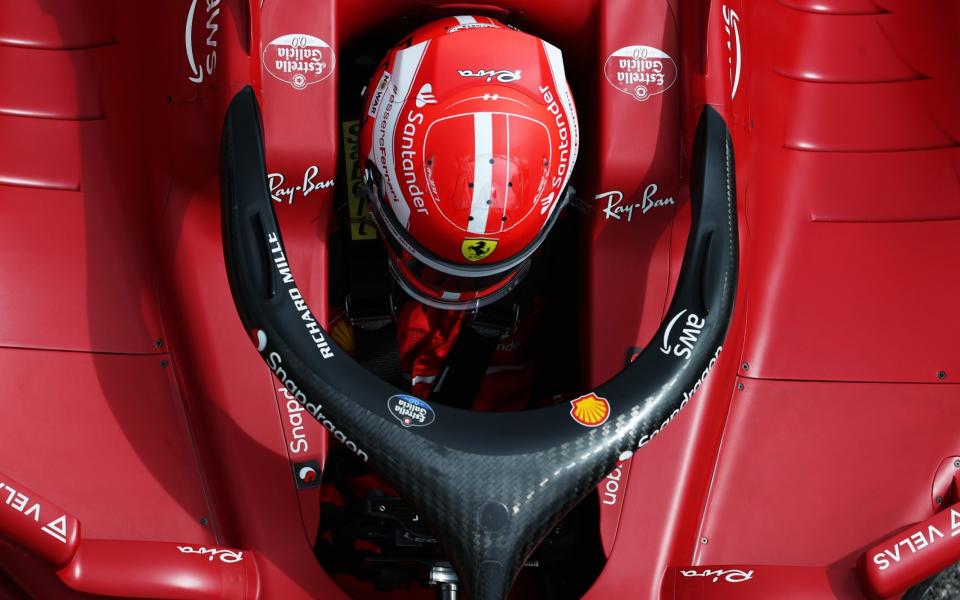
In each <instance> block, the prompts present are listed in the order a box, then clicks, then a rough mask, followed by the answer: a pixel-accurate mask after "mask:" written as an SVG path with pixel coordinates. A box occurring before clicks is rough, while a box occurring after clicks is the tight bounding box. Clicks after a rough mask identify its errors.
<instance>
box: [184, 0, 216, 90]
mask: <svg viewBox="0 0 960 600" xmlns="http://www.w3.org/2000/svg"><path fill="white" fill-rule="evenodd" d="M197 5H201V6H203V7H204V8H205V9H204V10H203V12H204V14H205V16H206V17H205V18H204V17H203V16H198V15H197ZM219 15H220V0H191V2H190V8H189V9H188V10H187V22H186V25H185V27H184V33H183V44H184V48H185V49H186V53H187V64H188V65H189V66H190V75H188V76H187V79H189V80H190V81H192V82H193V83H196V84H201V83H203V81H204V79H205V78H206V77H209V76H210V75H213V72H214V71H215V70H216V69H217V31H218V30H219V29H220V25H218V24H217V16H219ZM198 20H200V21H201V22H205V27H203V28H202V29H200V30H199V31H195V29H197V28H196V25H195V22H196V21H198ZM198 33H199V39H196V38H197V34H198Z"/></svg>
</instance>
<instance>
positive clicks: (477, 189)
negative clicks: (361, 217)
mask: <svg viewBox="0 0 960 600" xmlns="http://www.w3.org/2000/svg"><path fill="white" fill-rule="evenodd" d="M362 118H363V122H362V124H361V129H360V156H361V157H362V158H363V160H364V164H365V167H364V179H365V189H366V194H367V199H368V201H369V204H370V212H371V214H372V215H373V218H374V220H375V221H376V223H377V226H378V229H379V230H380V233H381V236H380V237H381V238H382V239H383V241H384V243H385V245H386V249H387V255H388V259H389V268H390V271H391V273H392V275H393V277H394V278H395V279H396V281H397V282H398V283H399V285H400V286H401V287H402V288H403V289H404V291H405V292H406V293H407V294H409V295H410V296H411V297H413V298H414V299H416V300H418V301H419V302H421V303H423V304H426V305H428V306H432V307H436V308H443V309H454V310H468V309H474V310H475V309H477V308H480V307H482V306H484V305H486V304H490V303H492V302H495V301H497V300H499V299H500V298H503V297H504V296H506V295H507V294H508V293H509V292H510V291H511V290H513V289H514V288H515V287H516V286H517V284H518V283H519V282H520V280H521V279H522V278H523V276H524V275H525V274H526V272H527V270H528V269H529V267H530V260H531V256H532V255H533V254H534V252H535V251H536V250H537V248H538V247H539V246H540V244H541V243H543V241H544V239H545V238H546V236H547V234H548V233H549V232H550V229H551V228H552V227H553V226H554V224H555V223H556V221H557V218H558V216H559V214H560V211H561V209H562V208H563V206H564V204H565V203H566V200H567V198H568V196H569V190H568V188H567V183H568V181H569V179H570V173H571V171H572V170H573V166H574V163H575V162H576V160H577V150H578V146H579V128H578V124H577V112H576V108H575V107H574V103H573V97H572V96H571V93H570V86H569V85H568V84H567V80H566V76H565V75H564V68H563V57H562V54H561V52H560V50H559V49H557V48H556V47H554V46H553V45H551V44H549V43H548V42H546V41H544V40H541V39H540V38H537V37H535V36H532V35H529V34H526V33H523V32H521V31H518V30H516V29H514V28H512V27H508V26H507V25H504V24H503V23H501V22H500V21H498V20H496V19H493V18H490V17H481V16H458V17H447V18H443V19H439V20H437V21H434V22H432V23H430V24H428V25H426V26H424V27H421V28H420V29H418V30H416V31H415V32H413V33H412V34H411V35H410V36H409V37H407V38H405V39H404V40H403V41H402V42H401V43H400V44H399V45H397V46H396V47H394V48H393V49H391V50H390V52H389V53H388V54H387V57H386V58H385V59H384V61H383V63H382V64H381V65H380V66H379V67H378V68H377V71H376V73H375V74H374V76H373V78H372V79H371V81H370V85H368V86H367V90H366V92H365V98H364V105H363V117H362Z"/></svg>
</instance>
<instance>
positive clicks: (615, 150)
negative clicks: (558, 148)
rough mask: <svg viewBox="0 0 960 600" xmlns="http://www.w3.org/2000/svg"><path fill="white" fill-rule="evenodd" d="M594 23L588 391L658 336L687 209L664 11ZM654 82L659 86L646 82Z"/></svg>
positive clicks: (671, 28) (587, 189)
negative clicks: (681, 205) (676, 234)
mask: <svg viewBox="0 0 960 600" xmlns="http://www.w3.org/2000/svg"><path fill="white" fill-rule="evenodd" d="M600 16H601V19H602V25H601V27H602V29H601V31H602V32H603V34H604V35H603V37H602V39H601V45H600V48H599V49H598V50H599V51H598V53H597V54H596V56H595V57H594V61H595V62H594V64H596V65H597V68H598V69H599V68H602V69H603V72H600V73H598V75H597V82H596V83H595V84H594V85H596V86H597V88H596V90H595V91H594V92H593V93H594V94H596V96H597V103H598V105H600V106H603V107H604V109H603V110H602V111H600V112H598V113H597V114H595V115H594V116H593V117H592V118H595V119H597V122H598V125H599V129H598V130H597V131H595V132H591V133H590V135H592V136H595V138H594V139H596V140H597V141H596V142H594V143H595V144H596V147H597V148H598V149H599V152H598V153H597V154H593V155H591V153H583V154H582V156H583V158H582V159H581V164H578V169H579V172H580V173H583V172H584V171H585V169H591V170H594V172H595V175H594V176H593V177H591V178H589V179H585V180H584V182H583V185H582V187H581V193H582V194H584V196H585V197H586V198H587V199H588V201H590V202H591V203H592V204H593V205H594V206H593V208H594V213H593V218H592V219H591V220H590V223H589V231H588V233H587V235H586V238H587V239H588V240H589V241H588V243H589V244H590V247H591V252H590V253H589V254H588V255H587V257H586V259H585V263H586V264H585V267H586V269H587V277H586V285H585V292H584V298H585V302H586V310H587V315H588V317H587V319H586V320H585V321H584V322H583V328H584V331H583V333H584V335H585V339H586V340H587V343H588V345H589V347H590V349H591V351H590V352H589V353H587V354H586V356H585V362H584V364H585V367H586V370H587V377H586V382H585V384H587V385H591V386H595V385H599V384H601V383H603V382H604V381H606V380H607V379H609V378H610V377H612V376H613V375H615V374H616V373H618V372H619V371H620V370H621V369H623V366H624V364H625V363H626V360H627V358H628V355H629V354H630V353H631V352H630V351H631V348H634V347H642V346H645V345H646V344H647V342H648V340H649V338H650V336H651V335H652V334H653V332H654V331H655V330H656V328H657V326H659V324H660V319H661V317H662V313H663V310H664V309H665V303H666V302H667V297H666V294H667V285H668V276H669V256H668V255H669V252H670V241H671V240H670V234H671V222H672V220H673V216H674V212H675V210H676V206H677V204H678V202H681V201H683V200H684V199H683V197H682V196H681V183H680V179H681V175H680V174H681V165H680V160H681V150H680V148H681V139H680V137H681V135H682V128H681V126H680V110H679V107H680V99H681V93H682V90H681V85H680V83H679V82H678V81H676V77H677V65H678V64H679V63H678V62H677V61H678V60H680V50H679V39H678V34H677V29H676V23H675V21H674V16H673V14H672V12H671V10H670V9H669V7H668V5H667V3H666V2H643V3H636V2H628V1H617V2H606V3H604V4H603V5H602V8H601V10H600ZM638 23H640V24H642V26H640V27H638V26H637V24H638ZM658 52H662V53H665V54H666V55H667V56H666V57H662V56H659V55H657V53H658ZM631 61H632V62H631ZM644 61H647V62H649V66H645V65H644V64H642V63H644ZM637 65H639V66H637ZM651 75H660V76H663V77H664V79H663V81H662V82H658V80H657V78H656V77H654V78H653V80H652V82H651V81H649V80H648V77H649V76H651ZM640 88H643V89H644V90H645V91H644V92H643V94H648V95H649V96H647V97H645V98H644V99H642V100H641V99H639V98H638V97H636V94H635V92H636V90H637V89H640ZM575 92H576V90H575ZM582 92H583V90H581V96H576V97H577V98H578V99H579V98H581V97H583V96H584V95H586V94H583V93H582ZM628 92H633V93H628ZM588 102H589V100H588ZM587 106H590V105H589V104H587ZM588 118H589V117H588ZM583 129H584V131H588V132H590V131H591V130H590V129H588V128H587V127H584V128H583Z"/></svg>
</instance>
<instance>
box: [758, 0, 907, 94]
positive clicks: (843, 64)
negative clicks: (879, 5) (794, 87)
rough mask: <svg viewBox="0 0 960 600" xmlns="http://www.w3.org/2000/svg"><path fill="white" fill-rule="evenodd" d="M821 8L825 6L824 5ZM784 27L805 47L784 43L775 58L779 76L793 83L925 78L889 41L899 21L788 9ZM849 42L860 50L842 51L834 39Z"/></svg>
mask: <svg viewBox="0 0 960 600" xmlns="http://www.w3.org/2000/svg"><path fill="white" fill-rule="evenodd" d="M819 4H821V5H822V4H823V3H822V2H821V3H819ZM783 17H784V18H783V21H782V25H781V26H782V27H783V28H784V29H785V30H792V31H798V33H799V35H803V36H804V38H805V40H806V43H804V44H803V45H802V46H800V45H796V44H785V45H784V46H783V47H782V48H781V49H780V51H779V52H777V53H776V54H775V55H774V56H775V59H774V61H775V62H774V72H775V73H778V74H780V75H783V76H784V77H788V78H791V79H796V80H801V81H809V82H820V83H882V82H896V81H911V80H915V79H921V78H924V77H926V75H925V74H924V73H923V72H922V71H920V70H918V69H920V68H922V67H921V66H920V65H911V64H910V63H908V62H906V61H905V60H904V58H903V52H902V51H901V49H900V48H898V47H897V46H896V45H895V44H894V43H893V41H892V40H891V39H890V37H889V33H888V29H889V28H890V27H889V25H892V24H894V23H896V22H897V21H893V22H891V19H889V18H884V16H879V17H878V16H877V15H854V16H844V17H841V18H837V16H836V15H835V14H829V13H823V12H821V13H813V12H800V11H783ZM840 39H842V40H847V43H848V44H850V45H851V46H856V48H857V50H858V51H857V52H849V51H847V52H844V51H840V50H839V49H838V48H837V47H836V44H835V40H840Z"/></svg>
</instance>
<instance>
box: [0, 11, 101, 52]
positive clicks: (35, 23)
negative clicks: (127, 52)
mask: <svg viewBox="0 0 960 600" xmlns="http://www.w3.org/2000/svg"><path fill="white" fill-rule="evenodd" d="M113 4H114V0H84V2H83V3H82V4H80V3H77V2H74V1H73V0H0V14H2V15H3V20H2V21H0V45H10V46H29V47H32V48H45V49H49V50H54V49H57V50H65V49H72V48H91V47H96V46H103V45H106V44H110V43H112V42H113V41H114V35H115V34H114V20H113V14H112V10H113Z"/></svg>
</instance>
